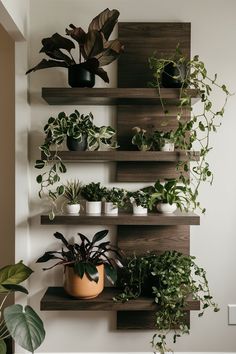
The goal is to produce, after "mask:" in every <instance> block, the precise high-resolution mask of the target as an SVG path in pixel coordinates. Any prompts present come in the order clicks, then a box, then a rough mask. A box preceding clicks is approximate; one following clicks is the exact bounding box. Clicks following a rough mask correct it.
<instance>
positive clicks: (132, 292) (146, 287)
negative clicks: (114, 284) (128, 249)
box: [114, 251, 219, 354]
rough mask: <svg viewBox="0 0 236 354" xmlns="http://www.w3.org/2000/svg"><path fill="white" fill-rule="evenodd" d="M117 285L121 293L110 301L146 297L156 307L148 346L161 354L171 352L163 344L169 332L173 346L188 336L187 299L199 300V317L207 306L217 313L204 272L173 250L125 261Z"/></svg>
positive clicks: (193, 262) (190, 260)
mask: <svg viewBox="0 0 236 354" xmlns="http://www.w3.org/2000/svg"><path fill="white" fill-rule="evenodd" d="M118 285H120V287H121V288H122V289H123V290H122V292H121V293H120V295H119V296H117V297H116V298H115V299H114V301H122V302H125V301H129V300H130V299H136V298H138V297H139V296H140V295H146V296H150V297H152V298H153V300H154V301H155V303H156V304H157V306H158V309H157V312H156V313H155V327H156V328H157V332H156V333H155V334H154V335H153V337H152V340H151V344H152V347H153V349H154V350H155V351H157V352H159V353H161V354H164V353H165V352H168V351H172V350H171V349H170V348H169V347H168V345H167V334H168V333H169V332H170V331H172V330H173V331H174V333H173V342H174V343H175V342H176V340H177V338H179V337H181V335H183V334H188V333H189V327H188V325H187V323H186V317H185V314H186V312H185V309H186V306H187V300H188V298H189V297H192V298H193V299H194V300H198V301H200V303H201V305H202V310H201V312H200V313H199V314H198V316H199V317H201V316H203V315H204V312H205V310H206V309H207V308H208V307H211V308H212V309H213V310H214V312H218V311H219V308H218V306H217V304H216V303H215V302H214V301H213V298H212V296H211V293H210V290H209V285H208V280H207V278H206V271H205V270H204V269H203V268H201V267H199V266H198V265H197V264H196V263H195V257H193V256H188V255H183V254H181V253H178V252H176V251H166V252H164V253H163V254H161V255H156V254H152V253H147V254H146V255H144V256H135V255H134V256H132V257H129V258H127V260H126V264H125V266H124V269H123V271H122V273H121V276H120V279H119V284H118ZM176 328H178V329H176Z"/></svg>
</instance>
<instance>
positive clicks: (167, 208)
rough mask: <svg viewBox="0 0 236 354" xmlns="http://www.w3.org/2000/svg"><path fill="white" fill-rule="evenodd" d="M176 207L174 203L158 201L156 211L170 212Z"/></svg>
mask: <svg viewBox="0 0 236 354" xmlns="http://www.w3.org/2000/svg"><path fill="white" fill-rule="evenodd" d="M176 209H177V205H176V204H175V203H173V204H170V203H158V204H157V211H158V212H159V213H162V214H172V213H174V212H175V210H176Z"/></svg>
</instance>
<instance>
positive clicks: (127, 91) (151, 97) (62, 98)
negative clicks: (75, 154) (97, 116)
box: [42, 87, 199, 106]
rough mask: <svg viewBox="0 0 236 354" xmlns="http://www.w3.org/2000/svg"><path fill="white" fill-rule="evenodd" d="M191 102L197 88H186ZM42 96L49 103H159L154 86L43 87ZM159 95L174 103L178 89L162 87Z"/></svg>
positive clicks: (196, 99)
mask: <svg viewBox="0 0 236 354" xmlns="http://www.w3.org/2000/svg"><path fill="white" fill-rule="evenodd" d="M188 93H189V95H190V96H191V97H192V102H191V104H193V103H195V102H196V101H198V100H199V97H198V95H197V90H195V89H188ZM42 97H43V98H44V100H45V101H46V102H47V103H48V104H50V105H95V106H96V105H132V104H135V105H137V104H138V105H160V96H159V94H158V92H157V90H156V89H155V88H70V87H43V88H42ZM161 97H162V99H163V100H164V101H165V102H168V103H169V104H176V103H177V102H178V100H179V97H180V89H175V88H162V89H161Z"/></svg>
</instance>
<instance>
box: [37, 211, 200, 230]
mask: <svg viewBox="0 0 236 354" xmlns="http://www.w3.org/2000/svg"><path fill="white" fill-rule="evenodd" d="M199 223H200V217H199V216H198V215H197V214H194V213H185V212H180V211H176V212H174V213H173V214H158V213H149V214H148V215H147V216H142V215H140V216H136V215H133V214H131V213H119V215H118V216H107V215H104V214H101V215H88V214H80V215H66V214H64V215H56V216H55V218H54V219H53V220H50V219H49V217H48V215H41V225H146V226H149V225H199Z"/></svg>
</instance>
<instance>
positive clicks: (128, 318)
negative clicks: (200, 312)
mask: <svg viewBox="0 0 236 354" xmlns="http://www.w3.org/2000/svg"><path fill="white" fill-rule="evenodd" d="M185 323H186V324H187V325H188V326H190V312H189V311H187V312H186V319H185ZM116 328H117V329H119V330H142V331H143V330H153V329H156V326H155V312H153V311H118V312H117V317H116ZM172 329H177V328H176V327H172Z"/></svg>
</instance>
